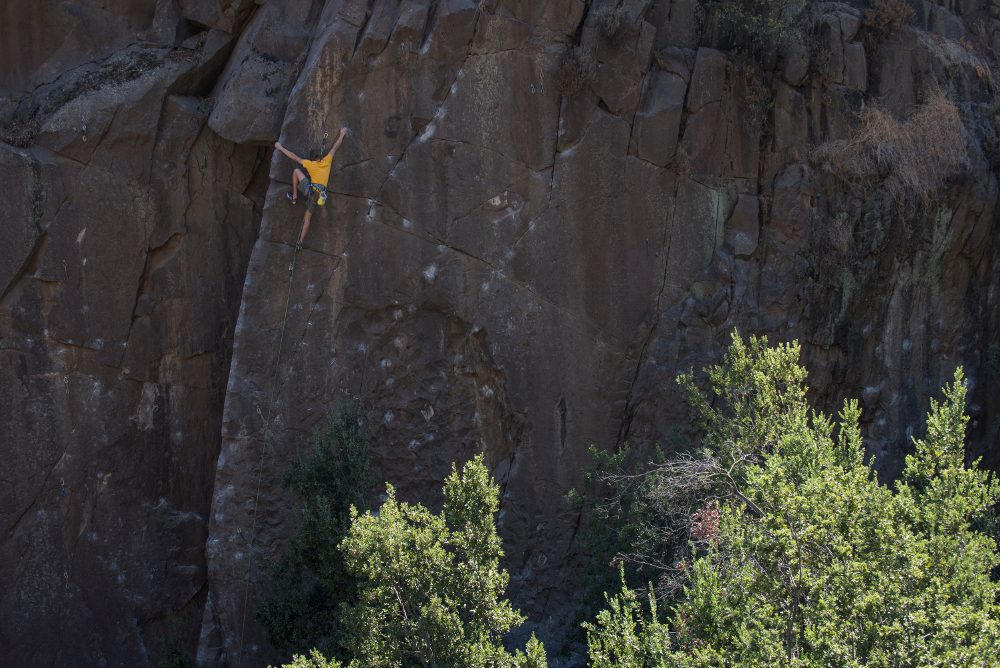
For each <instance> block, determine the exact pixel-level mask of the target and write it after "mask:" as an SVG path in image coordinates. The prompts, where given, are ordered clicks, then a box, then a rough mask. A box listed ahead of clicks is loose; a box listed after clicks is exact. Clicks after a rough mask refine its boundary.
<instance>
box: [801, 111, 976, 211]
mask: <svg viewBox="0 0 1000 668" xmlns="http://www.w3.org/2000/svg"><path fill="white" fill-rule="evenodd" d="M813 159H814V160H815V161H816V162H817V163H819V164H820V166H821V167H823V168H824V169H825V170H826V171H828V172H830V173H831V174H836V175H838V176H841V177H843V178H847V179H848V180H851V181H854V182H856V183H869V182H873V181H878V182H880V184H881V186H882V187H884V188H885V189H887V190H888V191H889V192H890V193H891V194H892V196H893V199H895V200H896V201H897V202H903V201H907V200H909V199H911V198H913V199H918V200H920V201H923V202H926V201H927V200H928V199H930V197H931V195H932V194H934V193H935V192H936V191H938V190H939V189H940V188H941V187H942V186H943V185H944V184H945V180H946V179H947V178H948V177H949V176H952V175H954V174H956V173H958V172H960V171H961V170H962V169H964V168H966V167H968V166H969V154H968V150H967V148H966V140H965V127H964V126H963V125H962V118H961V116H960V115H959V112H958V109H957V108H956V107H955V105H954V104H952V103H951V101H949V100H948V98H946V97H945V96H944V95H943V94H942V93H941V92H940V91H935V92H934V93H932V94H931V95H930V97H929V98H928V100H927V101H926V102H925V103H924V104H923V105H922V106H920V108H918V109H917V111H916V113H915V114H913V116H912V117H911V118H910V119H908V120H906V121H899V120H897V119H896V118H894V117H893V116H892V115H891V114H889V113H888V112H886V111H883V110H882V109H878V108H877V107H868V108H867V109H865V111H864V112H863V113H862V114H861V123H860V124H859V125H858V128H857V129H856V130H855V132H854V135H853V136H852V137H850V138H849V139H842V140H835V141H830V142H827V143H825V144H823V145H822V146H820V147H818V148H817V149H816V150H815V151H814V153H813Z"/></svg>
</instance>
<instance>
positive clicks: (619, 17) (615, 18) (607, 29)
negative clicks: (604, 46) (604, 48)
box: [597, 5, 626, 44]
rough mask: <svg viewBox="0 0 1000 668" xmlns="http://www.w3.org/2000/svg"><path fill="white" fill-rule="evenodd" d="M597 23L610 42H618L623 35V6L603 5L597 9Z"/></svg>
mask: <svg viewBox="0 0 1000 668" xmlns="http://www.w3.org/2000/svg"><path fill="white" fill-rule="evenodd" d="M597 11H598V13H597V25H598V27H599V28H600V30H601V35H603V36H604V39H606V40H607V41H608V43H610V44H620V43H621V42H622V39H623V38H624V37H625V32H626V30H625V27H626V26H625V7H624V5H619V6H617V7H612V6H610V5H608V6H604V7H602V8H600V9H599V10H597Z"/></svg>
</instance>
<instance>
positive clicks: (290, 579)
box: [256, 404, 371, 654]
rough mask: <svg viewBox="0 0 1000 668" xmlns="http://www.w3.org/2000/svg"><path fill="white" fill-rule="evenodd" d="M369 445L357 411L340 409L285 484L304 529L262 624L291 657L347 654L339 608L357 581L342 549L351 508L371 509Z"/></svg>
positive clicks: (278, 570)
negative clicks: (368, 497) (316, 651)
mask: <svg viewBox="0 0 1000 668" xmlns="http://www.w3.org/2000/svg"><path fill="white" fill-rule="evenodd" d="M370 480H371V478H370V475H369V463H368V452H367V439H366V437H365V434H364V431H363V429H362V426H361V422H360V416H359V413H358V408H357V406H356V405H354V404H348V405H345V406H341V407H340V408H338V409H337V410H336V411H335V412H334V414H333V415H332V417H331V418H330V419H329V420H327V422H326V423H325V424H324V425H323V426H322V428H321V429H320V431H319V432H318V435H317V438H316V447H315V450H314V451H313V452H312V454H311V455H309V456H308V457H307V458H305V459H303V460H301V461H299V462H296V463H295V464H294V465H293V466H292V468H291V469H290V470H289V472H288V474H287V475H286V477H285V484H286V485H287V486H288V487H290V488H291V489H292V490H293V491H294V492H295V493H296V495H298V497H299V499H300V500H301V503H302V506H301V510H300V515H299V518H300V524H299V529H298V532H297V533H296V534H295V536H294V537H293V538H292V540H291V543H290V545H289V548H288V550H287V551H286V552H285V553H284V554H283V555H282V556H281V558H280V559H279V561H278V563H277V565H276V566H275V568H274V570H273V571H272V574H271V578H272V581H271V587H270V589H271V591H270V593H269V595H268V596H267V598H266V599H265V600H264V603H263V604H262V605H261V606H260V608H258V609H257V612H256V617H257V620H258V621H259V622H260V623H261V625H262V626H263V627H264V629H265V630H266V631H267V634H268V637H269V638H270V640H271V642H272V643H273V644H274V646H275V647H277V648H279V649H281V650H282V651H285V652H289V653H291V652H296V651H306V650H309V649H311V648H315V647H318V648H320V649H322V650H323V651H324V652H327V653H330V654H341V653H342V649H341V648H340V647H339V640H340V637H341V635H342V634H343V627H342V625H341V624H340V620H339V606H340V604H341V603H343V602H345V601H348V600H351V599H352V598H353V597H354V595H355V589H356V585H355V579H354V576H353V575H351V574H350V573H349V572H348V571H347V569H346V567H345V564H344V560H343V557H342V556H341V553H340V551H339V549H338V547H339V545H340V542H341V540H343V538H344V537H345V536H346V535H347V532H348V529H349V528H350V523H351V509H352V508H356V507H357V508H364V507H366V503H365V495H366V493H367V491H368V487H369V484H370Z"/></svg>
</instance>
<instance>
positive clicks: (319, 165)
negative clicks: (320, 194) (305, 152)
mask: <svg viewBox="0 0 1000 668" xmlns="http://www.w3.org/2000/svg"><path fill="white" fill-rule="evenodd" d="M302 166H303V167H305V168H306V171H307V172H309V180H310V181H312V182H313V183H315V184H316V185H318V186H323V187H324V188H325V187H326V184H327V183H329V181H330V168H331V167H333V156H332V155H330V154H329V153H327V154H326V155H324V156H323V157H322V158H320V159H319V160H303V161H302Z"/></svg>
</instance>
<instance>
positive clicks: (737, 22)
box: [700, 0, 809, 64]
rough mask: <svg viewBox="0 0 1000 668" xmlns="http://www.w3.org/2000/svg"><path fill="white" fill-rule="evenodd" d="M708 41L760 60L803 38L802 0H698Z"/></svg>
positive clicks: (770, 59)
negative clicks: (703, 14)
mask: <svg viewBox="0 0 1000 668" xmlns="http://www.w3.org/2000/svg"><path fill="white" fill-rule="evenodd" d="M700 6H701V9H702V11H703V12H704V13H705V22H704V27H703V31H704V37H705V39H706V40H707V43H708V44H709V45H712V46H715V47H718V48H721V49H724V50H730V51H734V52H736V53H740V54H745V55H747V56H749V57H751V58H753V59H755V60H757V61H758V62H760V63H762V64H767V63H771V64H773V60H774V58H775V57H776V55H777V53H778V52H779V51H780V50H781V49H783V48H785V47H787V46H790V45H792V44H800V43H802V40H803V27H804V22H805V20H806V17H807V15H808V12H807V11H806V10H807V9H808V8H809V3H808V2H807V1H806V0H701V2H700Z"/></svg>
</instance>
